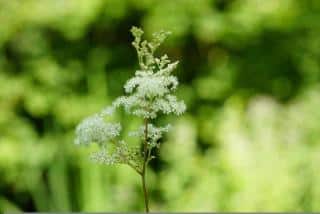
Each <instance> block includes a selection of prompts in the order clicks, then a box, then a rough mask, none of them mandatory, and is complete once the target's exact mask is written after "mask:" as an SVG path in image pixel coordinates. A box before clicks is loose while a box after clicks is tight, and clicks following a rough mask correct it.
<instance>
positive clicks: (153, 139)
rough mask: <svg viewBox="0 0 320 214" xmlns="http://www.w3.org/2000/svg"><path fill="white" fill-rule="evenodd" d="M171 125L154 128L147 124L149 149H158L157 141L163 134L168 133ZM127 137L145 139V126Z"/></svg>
mask: <svg viewBox="0 0 320 214" xmlns="http://www.w3.org/2000/svg"><path fill="white" fill-rule="evenodd" d="M170 128H171V125H170V124H168V125H166V126H164V127H156V126H154V125H153V124H152V123H149V124H148V144H149V145H150V146H151V147H159V143H158V140H160V139H161V138H162V136H163V134H164V133H166V132H169V130H170ZM129 136H132V137H139V138H141V139H142V140H143V139H144V137H145V126H141V127H140V128H139V129H138V130H137V131H132V132H130V133H129Z"/></svg>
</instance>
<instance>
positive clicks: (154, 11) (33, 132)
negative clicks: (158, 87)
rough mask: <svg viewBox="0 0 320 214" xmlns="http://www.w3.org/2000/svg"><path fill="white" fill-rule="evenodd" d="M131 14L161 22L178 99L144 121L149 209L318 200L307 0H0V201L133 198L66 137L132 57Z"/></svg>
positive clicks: (284, 205) (13, 205)
mask: <svg viewBox="0 0 320 214" xmlns="http://www.w3.org/2000/svg"><path fill="white" fill-rule="evenodd" d="M132 25H136V26H141V27H142V28H143V29H144V30H145V31H146V36H147V38H148V37H150V35H151V33H152V32H154V31H158V30H161V29H164V30H170V31H172V34H171V36H170V37H169V39H168V40H167V41H166V43H165V44H164V45H163V46H162V48H161V50H160V51H159V52H158V54H163V53H167V54H168V55H169V56H170V57H171V58H172V59H174V60H180V61H181V63H180V66H179V68H178V70H177V71H176V75H177V76H178V77H179V79H180V82H181V85H180V88H179V90H178V91H177V94H178V97H179V98H181V99H184V100H185V101H186V103H187V106H188V111H187V113H186V114H184V115H183V116H182V117H179V118H176V117H164V118H162V119H161V120H159V121H157V122H163V121H171V123H172V125H173V129H174V130H173V131H172V132H171V133H170V134H168V135H167V136H166V138H165V142H164V143H163V145H162V148H161V151H160V153H159V154H158V155H159V158H158V159H157V160H155V161H154V162H153V163H152V164H151V166H150V169H149V174H148V186H149V191H150V195H151V210H153V211H320V173H319V172H320V109H319V108H320V84H319V83H320V1H319V0H161V1H158V0H41V1H40V0H0V211H1V212H2V211H141V210H143V206H144V205H143V198H142V193H141V187H140V178H139V177H138V176H137V175H136V174H135V172H134V171H133V170H131V169H130V168H129V167H127V166H119V167H107V166H101V165H97V164H93V163H92V162H90V161H88V150H90V149H83V148H79V147H76V146H75V145H74V144H73V138H74V128H75V126H76V125H77V123H79V122H80V121H81V120H82V119H83V118H84V117H86V116H88V115H90V114H92V113H94V112H97V111H100V110H101V109H102V108H103V107H104V106H106V105H108V104H110V103H111V101H112V99H114V98H115V97H117V96H119V95H121V94H122V93H123V89H122V85H123V84H124V83H125V81H126V80H127V79H128V78H129V77H130V76H132V75H133V73H134V71H135V69H136V68H137V67H138V66H137V60H136V55H135V50H134V49H133V47H132V46H131V41H132V37H131V35H130V33H129V30H130V28H131V26H132ZM118 117H119V119H120V120H121V121H122V122H124V123H125V124H127V125H128V129H130V128H133V127H135V126H136V125H137V123H138V122H139V121H137V120H135V119H132V118H130V119H126V118H125V117H123V115H118ZM125 131H126V130H125Z"/></svg>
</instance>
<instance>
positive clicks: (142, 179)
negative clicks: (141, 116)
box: [141, 119, 149, 213]
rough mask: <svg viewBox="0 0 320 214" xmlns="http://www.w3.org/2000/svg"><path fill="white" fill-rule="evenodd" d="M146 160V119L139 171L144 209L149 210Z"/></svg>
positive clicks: (146, 121)
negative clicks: (140, 171)
mask: <svg viewBox="0 0 320 214" xmlns="http://www.w3.org/2000/svg"><path fill="white" fill-rule="evenodd" d="M147 162H148V120H147V119H146V120H145V130H144V144H143V167H142V173H141V182H142V190H143V195H144V203H145V210H146V212H147V213H148V212H149V198H148V191H147V188H146V171H147Z"/></svg>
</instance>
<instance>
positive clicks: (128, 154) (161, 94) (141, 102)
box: [75, 27, 186, 173]
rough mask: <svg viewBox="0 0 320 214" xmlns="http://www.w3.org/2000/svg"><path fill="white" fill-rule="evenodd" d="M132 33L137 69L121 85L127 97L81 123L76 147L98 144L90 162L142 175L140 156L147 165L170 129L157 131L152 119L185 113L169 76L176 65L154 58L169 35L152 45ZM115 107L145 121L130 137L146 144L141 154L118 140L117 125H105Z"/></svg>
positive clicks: (155, 38) (160, 36)
mask: <svg viewBox="0 0 320 214" xmlns="http://www.w3.org/2000/svg"><path fill="white" fill-rule="evenodd" d="M131 32H132V34H133V35H134V37H135V39H134V41H133V43H132V44H133V46H134V47H135V48H136V50H137V54H138V60H139V65H140V69H139V70H137V71H136V72H135V76H134V77H133V78H132V79H130V80H128V81H127V82H126V84H125V85H124V89H125V93H126V96H121V97H119V98H117V99H116V100H115V101H114V102H113V103H112V106H110V107H106V108H105V109H104V110H102V111H101V112H100V113H99V114H95V115H93V116H90V117H88V118H86V119H84V120H83V121H82V122H81V123H80V124H79V125H78V126H77V128H76V139H75V144H77V145H89V144H91V143H97V144H98V145H99V146H100V148H101V149H100V151H98V152H95V153H93V154H92V155H91V159H92V160H94V161H95V162H98V163H103V164H108V165H111V164H128V165H130V166H131V167H132V168H134V169H135V170H136V171H137V172H138V173H142V169H143V167H142V165H143V161H146V159H145V158H144V157H143V156H146V155H148V157H147V161H149V160H151V159H152V157H153V156H152V154H151V150H152V149H153V148H154V147H159V140H160V139H161V138H162V136H163V134H164V133H166V132H168V131H169V128H170V125H167V126H165V127H156V126H154V125H153V124H152V123H150V122H151V119H154V118H156V117H157V116H158V115H159V113H163V114H176V115H180V114H182V113H183V112H184V111H185V110H186V106H185V104H184V102H183V101H178V100H177V98H176V96H174V95H173V94H172V92H174V91H175V90H176V88H177V86H178V80H177V78H176V77H175V76H173V75H172V72H173V70H174V69H176V67H177V65H178V62H171V61H170V60H169V59H168V56H167V55H164V56H162V57H160V58H157V57H155V56H154V52H155V50H156V49H157V48H158V47H159V46H160V44H161V43H162V42H163V41H164V40H165V38H166V37H167V36H168V35H169V33H166V32H163V31H161V32H159V33H156V34H154V35H153V39H152V41H151V42H147V41H146V40H144V41H142V40H141V36H142V34H143V31H142V30H141V29H138V28H135V27H133V28H132V30H131ZM118 107H124V109H125V110H126V112H128V113H130V114H133V115H137V116H139V117H142V118H144V119H145V121H146V123H145V125H144V126H142V127H140V128H139V129H138V130H137V131H133V132H131V133H130V135H131V136H135V137H139V138H141V139H142V142H144V143H145V144H144V145H146V147H145V148H144V152H141V150H140V149H141V148H140V147H139V148H132V147H129V145H128V144H127V143H126V142H124V141H122V140H120V139H119V137H120V132H121V125H120V123H112V122H106V121H105V117H108V116H110V115H112V114H113V113H114V111H115V110H116V109H117V108H118Z"/></svg>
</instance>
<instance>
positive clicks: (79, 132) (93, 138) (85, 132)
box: [75, 114, 121, 145]
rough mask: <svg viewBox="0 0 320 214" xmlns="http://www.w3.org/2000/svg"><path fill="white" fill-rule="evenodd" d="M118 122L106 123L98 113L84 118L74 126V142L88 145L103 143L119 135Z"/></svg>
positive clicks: (119, 126) (119, 127)
mask: <svg viewBox="0 0 320 214" xmlns="http://www.w3.org/2000/svg"><path fill="white" fill-rule="evenodd" d="M120 131H121V125H120V123H107V122H105V121H104V118H103V117H101V116H100V115H98V114H95V115H93V116H90V117H88V118H86V119H84V120H83V121H82V122H81V123H80V124H79V125H78V126H77V128H76V139H75V144H78V145H80V144H82V145H88V144H90V143H98V144H103V143H105V142H106V141H108V140H112V139H114V138H116V137H117V136H119V134H120Z"/></svg>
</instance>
